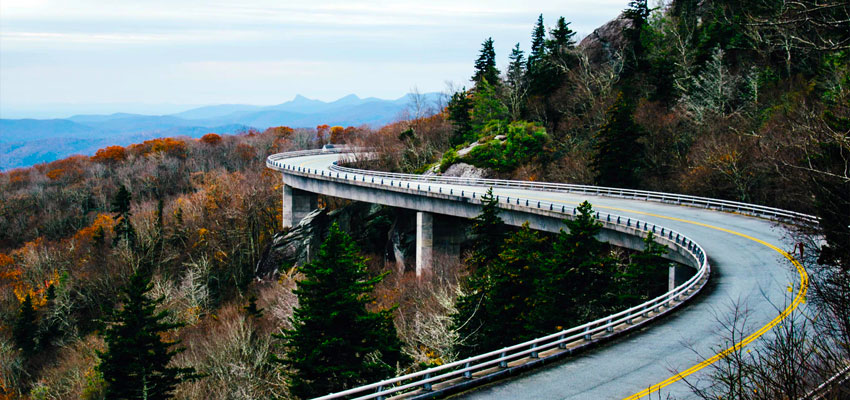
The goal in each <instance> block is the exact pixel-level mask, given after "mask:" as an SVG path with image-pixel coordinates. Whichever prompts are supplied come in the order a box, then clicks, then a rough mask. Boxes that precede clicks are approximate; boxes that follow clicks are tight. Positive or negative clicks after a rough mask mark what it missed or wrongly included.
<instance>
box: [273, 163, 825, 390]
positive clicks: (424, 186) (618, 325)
mask: <svg viewBox="0 0 850 400" xmlns="http://www.w3.org/2000/svg"><path fill="white" fill-rule="evenodd" d="M333 152H335V153H347V152H350V149H348V150H345V149H340V150H338V151H333ZM322 153H328V151H327V150H326V151H324V152H323V151H321V150H307V151H299V152H291V153H281V154H275V155H272V156H269V157H268V159H267V161H266V165H267V166H268V167H269V168H272V169H276V170H279V171H282V172H286V173H290V174H295V175H301V176H312V177H314V178H318V179H324V180H333V181H340V182H345V183H348V184H355V185H365V186H381V187H382V188H384V190H394V191H413V192H416V193H420V194H421V195H425V196H443V197H446V196H449V197H453V198H457V199H458V200H462V201H467V202H469V201H472V202H479V203H480V201H481V196H482V194H483V193H481V192H476V191H468V190H465V189H461V190H460V193H457V191H455V190H454V188H443V187H442V186H439V185H429V183H434V184H453V185H464V186H479V187H510V188H520V189H533V190H544V191H563V192H568V193H585V194H592V195H597V196H600V195H601V196H612V197H618V198H634V199H641V200H647V201H658V202H664V203H673V204H685V205H702V206H704V207H706V208H715V209H721V210H724V211H735V212H741V213H747V214H753V215H758V216H760V217H766V218H771V219H776V220H782V221H784V220H797V221H799V220H802V221H804V222H806V223H811V222H812V221H816V219H814V217H811V216H808V215H805V214H799V213H794V212H790V211H785V210H779V209H773V208H770V207H762V206H756V205H750V204H745V203H736V202H728V201H724V200H714V199H707V198H700V197H694V196H684V195H675V194H669V193H659V192H648V191H639V190H629V189H616V188H602V187H594V186H584V185H569V184H553V183H538V182H524V181H508V180H494V179H470V178H450V177H431V176H421V175H411V174H396V173H385V172H375V171H368V170H360V169H354V168H348V167H341V166H338V165H336V163H334V165H333V166H332V167H331V170H326V169H318V170H317V169H311V168H305V167H300V166H297V165H294V164H290V163H287V162H285V160H286V159H288V158H293V157H299V156H305V155H316V154H322ZM447 191H448V192H447ZM497 201H499V203H500V204H505V205H508V204H510V205H511V206H512V207H520V208H523V209H526V210H528V211H530V212H535V210H537V212H544V213H546V212H549V213H557V214H562V215H564V216H565V217H567V218H572V216H574V215H575V214H576V208H575V207H567V206H565V205H562V204H556V203H551V202H545V201H538V200H532V199H526V198H520V197H501V196H497ZM596 218H597V220H599V221H600V222H602V224H603V226H606V227H607V228H609V229H614V230H618V231H625V232H629V233H631V234H633V235H636V236H641V237H642V236H645V235H646V234H648V233H649V232H654V233H655V234H656V235H657V240H658V241H659V242H660V243H662V244H664V245H665V246H668V248H669V247H673V250H674V251H678V252H680V253H683V254H686V255H687V256H688V258H689V259H690V261H691V264H692V266H693V267H695V268H696V269H697V272H696V274H695V275H694V276H693V277H691V278H690V279H688V280H687V281H686V282H684V283H682V284H681V285H679V286H677V287H675V288H674V289H673V290H671V291H669V292H667V293H665V294H663V295H661V296H658V297H656V298H654V299H651V300H649V301H646V302H644V303H642V304H639V305H637V306H634V307H631V308H629V309H626V310H623V311H620V312H618V313H616V314H612V315H609V316H606V317H603V318H600V319H597V320H595V321H591V322H588V323H585V324H583V325H579V326H576V327H573V328H569V329H566V330H562V331H559V332H555V333H552V334H550V335H547V336H543V337H540V338H536V339H532V340H529V341H526V342H523V343H518V344H516V345H513V346H509V347H505V348H502V349H499V350H495V351H491V352H488V353H484V354H480V355H477V356H473V357H469V358H466V359H463V360H458V361H455V362H452V363H448V364H444V365H440V366H437V367H433V368H428V369H425V370H422V371H418V372H414V373H410V374H406V375H402V376H397V377H394V378H391V379H385V380H382V381H380V382H375V383H372V384H368V385H364V386H360V387H357V388H352V389H349V390H345V391H342V392H338V393H332V394H329V395H326V396H322V397H319V398H318V399H320V400H328V399H338V398H355V399H385V398H387V397H388V396H398V397H427V396H428V393H430V392H431V391H432V390H434V389H435V386H452V385H458V384H462V383H463V382H465V381H469V380H471V379H473V378H480V377H482V376H486V375H490V374H494V373H497V372H498V371H499V370H500V369H504V368H508V367H509V366H510V364H515V365H516V364H521V363H523V362H525V361H527V360H528V359H535V358H538V357H540V353H541V352H546V351H559V350H560V353H559V354H562V353H563V352H571V351H572V349H573V348H575V347H582V346H584V345H586V344H589V343H592V342H595V341H597V340H599V339H602V338H607V337H610V336H612V335H614V334H619V333H622V332H625V331H629V330H632V329H634V328H635V327H637V326H640V325H643V324H644V323H646V322H648V321H649V320H651V319H654V318H655V317H657V316H659V315H661V314H666V313H667V312H669V311H670V310H672V309H674V308H676V307H677V306H679V305H681V304H682V303H684V302H686V301H687V300H688V299H690V298H691V297H693V296H694V295H696V294H697V293H698V292H699V291H700V289H702V288H703V287H704V286H705V284H706V283H707V282H708V276H709V274H710V270H711V267H710V265H709V263H708V258H707V257H706V254H705V251H704V250H703V248H702V247H701V246H700V245H699V244H697V243H695V242H694V241H693V240H691V239H690V238H688V237H686V236H685V235H683V234H681V233H679V232H676V231H673V230H670V229H667V228H665V227H661V226H657V225H654V224H649V223H647V222H645V221H641V220H638V219H633V218H628V217H623V216H619V215H615V214H610V213H600V212H597V213H596ZM550 357H551V355H550Z"/></svg>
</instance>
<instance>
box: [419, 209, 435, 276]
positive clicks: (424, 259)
mask: <svg viewBox="0 0 850 400" xmlns="http://www.w3.org/2000/svg"><path fill="white" fill-rule="evenodd" d="M433 260H434V215H433V214H431V213H428V212H423V211H417V212H416V277H417V278H421V277H422V276H423V275H427V274H430V273H431V266H432V264H433Z"/></svg>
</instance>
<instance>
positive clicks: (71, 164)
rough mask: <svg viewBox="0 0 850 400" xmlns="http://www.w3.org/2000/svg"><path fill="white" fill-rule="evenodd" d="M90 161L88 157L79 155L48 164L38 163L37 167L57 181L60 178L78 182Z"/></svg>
mask: <svg viewBox="0 0 850 400" xmlns="http://www.w3.org/2000/svg"><path fill="white" fill-rule="evenodd" d="M88 163H89V158H88V157H86V156H79V155H77V156H70V157H68V158H63V159H61V160H56V161H53V162H51V163H48V164H41V165H37V166H36V167H35V168H36V169H37V170H39V171H41V172H43V173H44V175H45V176H47V177H48V178H49V179H50V180H53V181H55V180H58V179H65V180H66V181H69V182H76V181H77V180H79V179H80V178H82V176H83V171H84V169H85V167H86V164H88ZM44 171H47V172H44Z"/></svg>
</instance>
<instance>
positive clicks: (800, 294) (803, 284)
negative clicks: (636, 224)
mask: <svg viewBox="0 0 850 400" xmlns="http://www.w3.org/2000/svg"><path fill="white" fill-rule="evenodd" d="M535 200H545V201H557V202H560V203H567V204H578V203H576V202H571V201H562V200H558V199H552V198H535ZM596 208H604V209H608V210H615V211H623V212H629V213H635V214H639V215H646V216H651V217H656V218H662V219H667V220H671V221H678V222H684V223H686V224H691V225H697V226H702V227H706V228H710V229H714V230H718V231H721V232H725V233H729V234H732V235H735V236H740V237H742V238H745V239H749V240H752V241H754V242H756V243H759V244H761V245H764V246H767V247H769V248H771V249H773V250H774V251H776V252H777V253H779V254H781V255H782V256H783V257H785V258H787V259H788V260H789V261H791V264H793V265H794V267H795V268H797V272H798V273H799V274H800V289H799V290H798V291H797V295H796V296H795V297H794V300H793V301H792V302H791V304H790V305H788V307H786V308H785V309H784V310H782V312H781V313H779V315H778V316H777V317H776V318H774V319H772V320H771V321H770V322H768V323H767V325H765V326H762V327H761V328H759V330H757V331H755V332H753V333H752V334H751V335H750V336H747V337H746V338H744V339H743V340H741V341H740V342H738V343H735V344H734V345H732V346H731V347H729V348H727V349H726V350H723V351H721V352H720V353H717V354H715V355H713V356H712V357H710V358H708V359H706V360H704V361H702V362H700V363H698V364H696V365H694V366H692V367H690V368H688V369H686V370H684V371H682V372H679V373H678V374H676V375H673V376H671V377H669V378H667V379H665V380H663V381H661V382H659V383H656V384H654V385H652V386H650V387H648V388H646V389H644V390H641V391H640V392H637V393H635V394H633V395H631V396H629V397H626V398H624V399H623V400H637V399H640V398H641V397H644V396H648V395H650V394H652V393H655V392H657V391H659V390H661V389H662V388H664V387H666V386H669V385H671V384H673V383H675V382H678V381H680V380H682V379H683V378H685V377H687V376H688V375H691V374H693V373H695V372H697V371H699V370H701V369H703V368H705V367H707V366H709V365H711V364H714V363H715V362H717V361H718V360H721V359H722V358H724V357H726V356H727V355H729V353H731V352H733V351H737V350H740V349H741V348H742V347H744V346H746V345H748V344H750V343H752V342H753V341H754V340H756V339H758V338H759V337H761V336H762V335H764V334H765V333H767V331H769V330H770V329H772V328H773V327H774V326H776V325H777V324H779V323H780V322H782V321H783V320H784V319H785V318H787V317H788V316H789V315H790V314H791V313H792V312H793V311H794V310H796V309H797V306H799V305H800V304H801V303H803V302H805V299H806V292H807V291H808V288H809V274H808V273H806V269H805V268H803V265H802V264H800V261H798V260H797V259H796V258H794V257H793V256H792V255H791V254H788V252H786V251H785V250H782V249H780V248H779V247H777V246H775V245H772V244H770V243H768V242H765V241H764V240H761V239H758V238H754V237H752V236H750V235H746V234H743V233H740V232H736V231H733V230H731V229H726V228H721V227H719V226H714V225H709V224H704V223H702V222H696V221H690V220H687V219H682V218H676V217H668V216H666V215H658V214H653V213H648V212H643V211H636V210H629V209H626V208H618V207H606V206H596Z"/></svg>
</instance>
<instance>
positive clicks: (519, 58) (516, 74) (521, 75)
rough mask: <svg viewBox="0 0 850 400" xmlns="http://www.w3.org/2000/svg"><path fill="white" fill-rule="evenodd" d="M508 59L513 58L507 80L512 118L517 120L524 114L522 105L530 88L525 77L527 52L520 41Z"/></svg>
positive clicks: (509, 65)
mask: <svg viewBox="0 0 850 400" xmlns="http://www.w3.org/2000/svg"><path fill="white" fill-rule="evenodd" d="M508 59H510V60H511V61H510V63H509V64H508V73H507V82H506V83H507V89H508V108H509V109H510V113H511V119H512V120H514V121H516V120H518V119H520V117H521V115H522V109H523V107H522V106H523V103H524V101H525V95H526V92H527V90H528V89H527V87H528V85H527V83H526V77H525V71H526V70H525V67H526V64H525V54H524V53H523V52H522V50H520V48H519V43H517V44H516V46H514V48H513V50H511V55H510V56H508Z"/></svg>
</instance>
